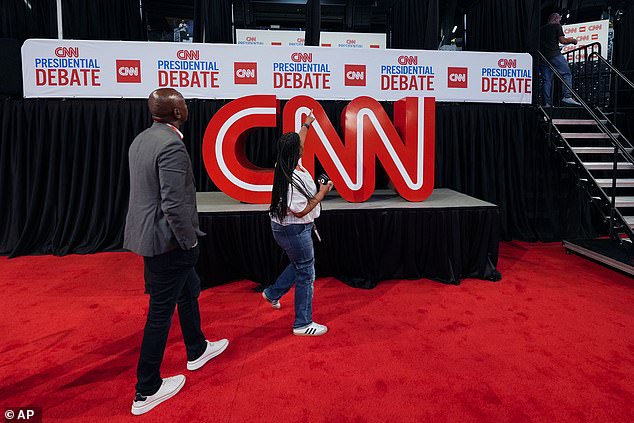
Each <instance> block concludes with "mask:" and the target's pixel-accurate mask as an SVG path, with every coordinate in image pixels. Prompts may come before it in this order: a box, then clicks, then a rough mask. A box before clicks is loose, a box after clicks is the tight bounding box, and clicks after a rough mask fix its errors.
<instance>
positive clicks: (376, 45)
mask: <svg viewBox="0 0 634 423" xmlns="http://www.w3.org/2000/svg"><path fill="white" fill-rule="evenodd" d="M370 48H381V46H380V45H378V44H370Z"/></svg>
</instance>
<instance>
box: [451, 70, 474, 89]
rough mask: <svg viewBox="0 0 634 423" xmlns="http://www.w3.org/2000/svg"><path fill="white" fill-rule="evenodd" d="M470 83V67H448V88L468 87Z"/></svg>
mask: <svg viewBox="0 0 634 423" xmlns="http://www.w3.org/2000/svg"><path fill="white" fill-rule="evenodd" d="M468 85H469V68H456V67H451V66H450V67H448V68H447V87H448V88H467V87H468Z"/></svg>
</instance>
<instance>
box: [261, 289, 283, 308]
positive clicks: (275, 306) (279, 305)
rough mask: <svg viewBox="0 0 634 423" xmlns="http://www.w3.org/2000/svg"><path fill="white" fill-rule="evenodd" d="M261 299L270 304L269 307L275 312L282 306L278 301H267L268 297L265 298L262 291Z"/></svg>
mask: <svg viewBox="0 0 634 423" xmlns="http://www.w3.org/2000/svg"><path fill="white" fill-rule="evenodd" d="M262 298H264V299H265V300H266V301H268V302H269V303H271V307H273V308H274V309H275V310H279V309H280V307H282V304H280V300H269V297H267V296H266V294H265V293H264V291H262Z"/></svg>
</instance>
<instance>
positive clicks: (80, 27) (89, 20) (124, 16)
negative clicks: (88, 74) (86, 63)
mask: <svg viewBox="0 0 634 423" xmlns="http://www.w3.org/2000/svg"><path fill="white" fill-rule="evenodd" d="M62 13H63V16H62V18H63V19H62V21H63V26H64V38H65V39H78V40H79V39H80V40H122V41H147V32H146V30H145V27H144V25H143V20H142V18H141V11H140V7H139V1H138V0H90V1H86V0H63V1H62Z"/></svg>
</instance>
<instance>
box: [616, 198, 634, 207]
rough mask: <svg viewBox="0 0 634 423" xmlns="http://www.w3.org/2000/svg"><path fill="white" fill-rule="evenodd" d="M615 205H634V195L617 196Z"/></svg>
mask: <svg viewBox="0 0 634 423" xmlns="http://www.w3.org/2000/svg"><path fill="white" fill-rule="evenodd" d="M614 205H615V206H616V207H634V197H630V196H628V197H616V199H615V200H614Z"/></svg>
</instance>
